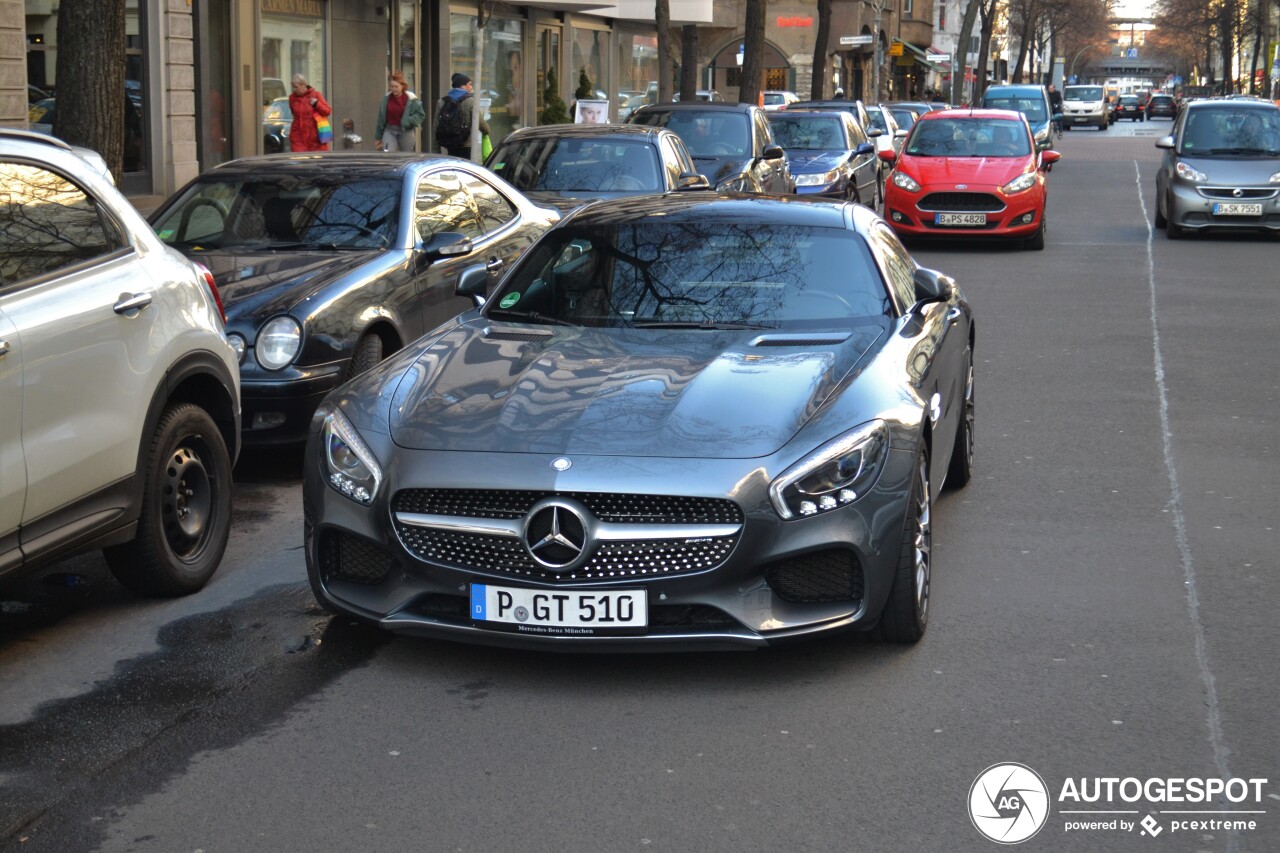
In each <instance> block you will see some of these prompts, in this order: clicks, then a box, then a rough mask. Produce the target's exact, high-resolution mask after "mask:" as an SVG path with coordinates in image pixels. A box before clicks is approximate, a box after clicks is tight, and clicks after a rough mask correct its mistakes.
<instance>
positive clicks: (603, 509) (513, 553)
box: [392, 489, 742, 583]
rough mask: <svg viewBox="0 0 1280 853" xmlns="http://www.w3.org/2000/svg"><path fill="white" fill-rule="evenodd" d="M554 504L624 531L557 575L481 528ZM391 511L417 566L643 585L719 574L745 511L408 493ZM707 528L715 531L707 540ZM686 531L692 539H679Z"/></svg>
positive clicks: (672, 503) (515, 495)
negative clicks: (576, 508) (571, 505)
mask: <svg viewBox="0 0 1280 853" xmlns="http://www.w3.org/2000/svg"><path fill="white" fill-rule="evenodd" d="M548 497H561V498H571V499H572V500H574V501H575V502H577V503H579V504H581V505H582V506H583V507H585V508H586V510H587V511H588V512H589V513H590V514H591V515H592V516H594V518H595V519H596V520H598V521H600V522H604V523H607V524H610V525H613V527H614V530H615V532H616V531H618V530H621V531H622V532H621V533H620V534H617V535H615V537H614V538H610V539H605V540H601V541H599V542H595V543H591V547H592V548H593V551H592V553H591V556H590V558H589V559H586V561H585V562H583V563H582V564H581V565H578V566H576V567H575V568H573V569H572V570H564V571H551V570H549V569H547V568H546V567H544V566H542V565H541V564H539V563H538V562H537V561H535V560H534V559H533V557H532V556H531V555H530V553H529V549H528V547H527V546H526V545H525V543H524V541H523V538H522V537H520V536H513V535H510V533H509V532H502V531H495V530H486V529H485V527H484V524H483V523H482V522H483V521H486V520H497V521H498V522H513V523H514V524H513V525H510V526H508V528H507V530H508V531H510V530H512V529H518V528H519V527H520V526H522V524H523V519H524V517H525V516H526V515H527V514H528V512H529V511H530V510H531V509H532V508H533V507H534V505H535V504H536V503H537V502H538V501H540V500H542V499H543V498H548ZM392 506H393V508H394V509H393V511H394V513H395V515H396V518H395V529H396V532H397V534H398V535H399V537H400V541H401V542H402V543H403V544H404V546H405V547H406V548H407V549H408V550H409V552H410V553H412V554H413V555H414V556H416V557H417V558H418V559H421V560H425V561H428V562H431V563H435V564H438V565H444V566H449V567H451V568H457V569H466V570H470V571H478V572H484V573H486V574H490V575H498V576H506V577H518V578H525V579H530V580H539V581H544V582H548V583H582V582H584V581H585V582H593V581H601V582H605V581H617V580H624V579H636V580H642V579H648V578H654V577H670V576H673V575H686V574H691V573H693V572H701V571H706V570H709V569H714V568H716V567H717V566H720V565H721V564H723V563H724V562H725V560H727V559H728V557H729V554H730V553H731V552H732V551H733V548H734V546H735V545H736V544H737V542H738V539H739V538H740V536H741V526H742V511H741V510H740V509H739V508H738V506H737V504H735V503H733V502H732V501H728V500H724V499H716V498H697V497H683V496H678V495H622V494H603V493H569V492H564V493H558V492H535V491H510V490H507V491H499V490H492V491H490V490H484V489H407V490H404V491H401V492H399V493H398V494H397V495H396V497H395V499H394V500H393V501H392ZM411 515H418V516H419V517H420V518H419V519H416V520H415V519H412V518H409V517H408V516H411ZM423 517H425V520H424V518H423ZM652 525H663V526H664V527H665V528H667V529H666V530H664V531H663V532H662V534H659V535H654V534H653V533H652V532H649V530H648V529H649V528H650V527H651V526H652ZM709 526H715V527H716V530H717V532H716V533H715V534H713V535H705V534H704V531H705V530H706V529H707V527H709ZM460 527H461V528H462V529H459V528H460ZM684 527H687V528H688V530H689V533H688V535H687V536H685V535H681V528H684ZM628 528H632V529H633V530H634V531H635V533H634V538H629V537H630V536H631V532H630V531H629V530H628ZM727 529H732V531H733V532H732V533H727V532H725V531H726V530H727Z"/></svg>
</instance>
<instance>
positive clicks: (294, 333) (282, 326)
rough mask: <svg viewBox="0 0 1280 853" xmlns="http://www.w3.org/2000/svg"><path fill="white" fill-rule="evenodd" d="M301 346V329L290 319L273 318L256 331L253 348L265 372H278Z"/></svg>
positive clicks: (296, 322)
mask: <svg viewBox="0 0 1280 853" xmlns="http://www.w3.org/2000/svg"><path fill="white" fill-rule="evenodd" d="M301 346H302V327H301V326H299V325H298V321H297V320H295V319H293V318H292V317H283V316H282V317H273V318H271V319H270V320H268V321H267V322H266V325H264V326H263V327H262V328H261V329H260V330H259V331H258V340H257V342H256V343H255V344H254V346H253V351H254V355H255V356H256V357H257V359H258V364H260V365H262V366H263V367H264V368H266V369H267V370H279V369H280V368H282V367H285V366H286V365H288V364H289V363H290V362H292V361H293V359H294V358H295V357H296V356H297V355H298V350H299V348H301Z"/></svg>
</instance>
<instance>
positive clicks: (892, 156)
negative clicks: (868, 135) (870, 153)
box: [878, 149, 898, 165]
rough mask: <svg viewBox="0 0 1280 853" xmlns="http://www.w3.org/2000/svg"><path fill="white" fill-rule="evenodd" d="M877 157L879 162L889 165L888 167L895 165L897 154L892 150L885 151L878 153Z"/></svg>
mask: <svg viewBox="0 0 1280 853" xmlns="http://www.w3.org/2000/svg"><path fill="white" fill-rule="evenodd" d="M878 156H879V157H880V159H881V160H883V161H885V162H886V163H889V164H890V165H892V164H893V163H896V162H897V160H898V153H897V152H896V151H894V150H892V149H885V150H884V151H881V152H879V155H878Z"/></svg>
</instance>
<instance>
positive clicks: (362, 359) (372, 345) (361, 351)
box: [343, 334, 382, 380]
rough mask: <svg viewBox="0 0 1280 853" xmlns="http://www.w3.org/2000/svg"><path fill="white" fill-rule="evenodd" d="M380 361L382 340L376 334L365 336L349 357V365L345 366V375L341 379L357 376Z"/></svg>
mask: <svg viewBox="0 0 1280 853" xmlns="http://www.w3.org/2000/svg"><path fill="white" fill-rule="evenodd" d="M380 361H382V338H380V337H378V336H377V335H376V334H370V335H365V336H364V337H363V338H361V339H360V342H359V343H358V344H356V351H355V353H353V354H352V356H351V363H350V364H348V365H347V374H346V376H344V377H343V379H344V380H345V379H351V378H352V377H355V376H359V375H360V374H361V373H364V372H365V371H366V370H368V369H370V368H372V367H375V366H377V364H378V362H380Z"/></svg>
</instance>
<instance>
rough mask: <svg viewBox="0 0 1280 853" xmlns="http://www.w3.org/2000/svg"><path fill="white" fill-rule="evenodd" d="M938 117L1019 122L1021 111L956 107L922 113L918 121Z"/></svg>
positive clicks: (934, 119) (933, 119) (932, 119)
mask: <svg viewBox="0 0 1280 853" xmlns="http://www.w3.org/2000/svg"><path fill="white" fill-rule="evenodd" d="M940 118H949V119H956V118H959V119H966V118H973V119H1005V120H1007V121H1016V122H1019V123H1021V122H1022V120H1023V119H1022V113H1020V112H1018V111H1017V110H995V109H982V110H968V109H959V108H957V109H950V110H934V111H933V112H928V113H925V114H924V115H922V116H920V121H936V120H937V119H940ZM917 123H918V122H917Z"/></svg>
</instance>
